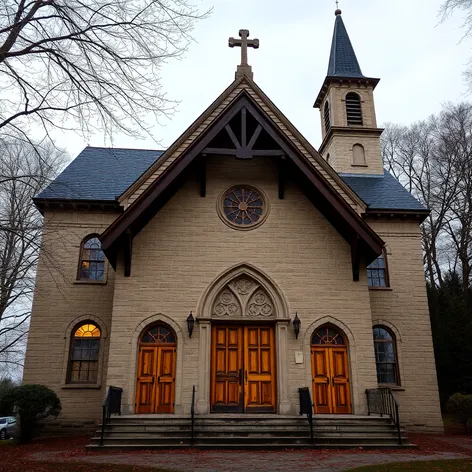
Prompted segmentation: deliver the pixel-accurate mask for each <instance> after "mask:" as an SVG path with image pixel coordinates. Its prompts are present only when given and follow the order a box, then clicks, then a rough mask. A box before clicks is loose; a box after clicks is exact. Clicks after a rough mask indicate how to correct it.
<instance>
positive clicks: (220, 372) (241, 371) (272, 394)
mask: <svg viewBox="0 0 472 472" xmlns="http://www.w3.org/2000/svg"><path fill="white" fill-rule="evenodd" d="M275 385H276V375H275V335H274V327H273V326H252V325H249V326H238V325H227V326H224V325H213V326H212V349H211V411H212V412H220V413H221V412H226V413H243V412H248V413H251V412H252V413H275V411H276V387H275Z"/></svg>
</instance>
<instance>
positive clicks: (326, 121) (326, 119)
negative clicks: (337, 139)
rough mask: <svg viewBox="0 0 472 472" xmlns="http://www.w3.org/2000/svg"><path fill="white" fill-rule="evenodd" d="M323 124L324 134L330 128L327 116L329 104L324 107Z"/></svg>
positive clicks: (329, 119) (329, 118)
mask: <svg viewBox="0 0 472 472" xmlns="http://www.w3.org/2000/svg"><path fill="white" fill-rule="evenodd" d="M324 122H325V131H326V133H327V132H328V131H329V130H330V128H331V117H330V116H329V103H328V102H326V103H325V106H324Z"/></svg>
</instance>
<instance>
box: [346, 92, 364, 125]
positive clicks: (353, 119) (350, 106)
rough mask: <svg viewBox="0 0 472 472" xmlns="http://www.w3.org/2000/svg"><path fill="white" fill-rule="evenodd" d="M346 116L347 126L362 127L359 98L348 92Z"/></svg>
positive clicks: (355, 94)
mask: <svg viewBox="0 0 472 472" xmlns="http://www.w3.org/2000/svg"><path fill="white" fill-rule="evenodd" d="M346 116H347V124H348V125H362V123H363V122H362V107H361V97H360V96H359V95H358V94H357V93H355V92H350V93H348V94H347V95H346Z"/></svg>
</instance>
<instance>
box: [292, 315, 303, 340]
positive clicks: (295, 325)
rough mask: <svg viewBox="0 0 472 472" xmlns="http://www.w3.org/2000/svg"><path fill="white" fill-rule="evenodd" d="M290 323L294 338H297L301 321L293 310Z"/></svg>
mask: <svg viewBox="0 0 472 472" xmlns="http://www.w3.org/2000/svg"><path fill="white" fill-rule="evenodd" d="M292 324H293V330H294V331H295V338H296V339H298V335H299V334H300V325H301V324H302V322H301V321H300V318H299V317H298V313H297V312H295V318H294V319H293V321H292Z"/></svg>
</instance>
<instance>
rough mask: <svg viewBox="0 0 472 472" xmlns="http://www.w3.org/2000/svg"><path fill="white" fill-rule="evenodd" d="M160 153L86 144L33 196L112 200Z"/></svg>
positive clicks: (48, 198) (38, 197)
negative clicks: (60, 171)
mask: <svg viewBox="0 0 472 472" xmlns="http://www.w3.org/2000/svg"><path fill="white" fill-rule="evenodd" d="M163 153H164V151H157V150H148V149H117V148H101V147H86V148H85V149H84V150H83V151H82V152H81V153H80V154H79V155H78V156H77V157H76V158H75V159H74V160H73V161H72V162H71V163H70V164H69V165H68V166H67V167H66V168H65V169H64V171H63V172H62V173H61V174H59V175H58V176H57V178H56V179H55V180H54V181H53V182H52V183H51V184H49V186H48V187H46V188H45V189H44V190H43V191H42V192H41V193H39V194H38V195H37V196H36V198H37V199H47V200H55V199H60V200H100V201H114V200H116V198H117V197H118V196H119V195H121V194H122V193H123V192H124V191H125V190H126V189H127V188H128V187H129V186H130V185H131V184H132V183H133V182H134V181H135V180H136V179H137V178H138V177H139V176H140V175H141V174H142V173H143V172H144V171H145V170H147V169H148V168H149V166H150V165H151V164H153V163H154V162H155V161H156V160H157V159H158V158H159V157H160V156H161V155H162V154H163Z"/></svg>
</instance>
